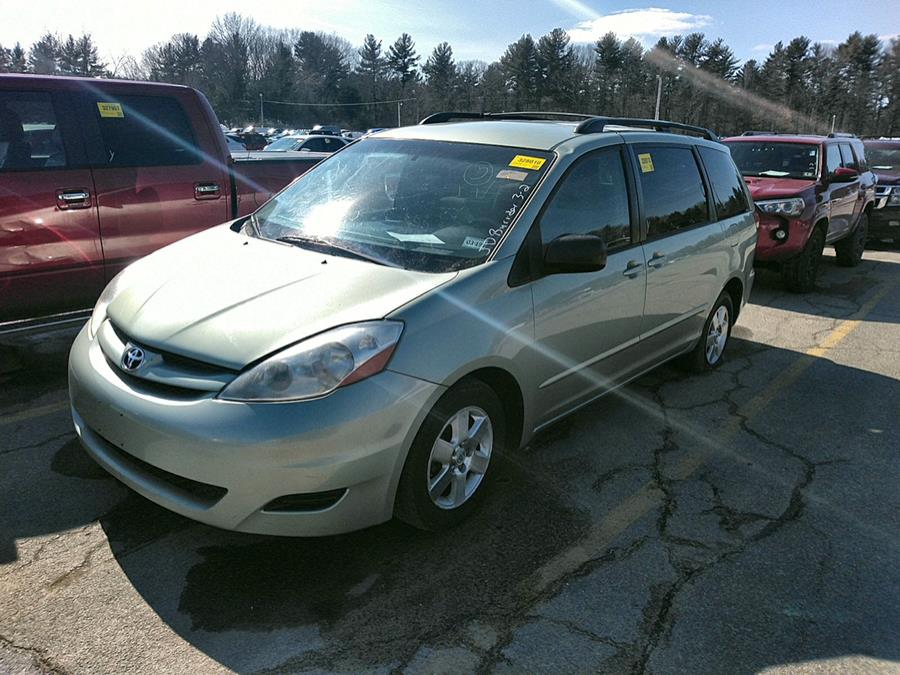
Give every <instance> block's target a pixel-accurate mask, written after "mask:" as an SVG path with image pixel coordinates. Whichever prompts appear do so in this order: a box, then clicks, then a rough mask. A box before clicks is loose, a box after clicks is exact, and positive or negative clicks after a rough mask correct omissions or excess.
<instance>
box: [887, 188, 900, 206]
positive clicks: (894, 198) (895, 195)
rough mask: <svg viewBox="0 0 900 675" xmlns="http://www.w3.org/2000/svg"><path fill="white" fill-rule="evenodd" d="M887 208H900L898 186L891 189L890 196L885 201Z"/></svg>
mask: <svg viewBox="0 0 900 675" xmlns="http://www.w3.org/2000/svg"><path fill="white" fill-rule="evenodd" d="M887 203H888V206H900V185H897V186H895V187H892V188H891V196H890V197H888V200H887Z"/></svg>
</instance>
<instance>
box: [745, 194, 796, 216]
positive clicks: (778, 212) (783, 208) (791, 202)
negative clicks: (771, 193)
mask: <svg viewBox="0 0 900 675" xmlns="http://www.w3.org/2000/svg"><path fill="white" fill-rule="evenodd" d="M756 206H757V208H758V209H759V210H760V211H762V212H763V213H770V214H772V215H773V216H789V217H791V218H796V217H797V216H799V215H800V214H801V213H803V210H804V209H805V208H806V202H805V201H803V198H802V197H791V198H790V199H768V200H766V201H762V202H756Z"/></svg>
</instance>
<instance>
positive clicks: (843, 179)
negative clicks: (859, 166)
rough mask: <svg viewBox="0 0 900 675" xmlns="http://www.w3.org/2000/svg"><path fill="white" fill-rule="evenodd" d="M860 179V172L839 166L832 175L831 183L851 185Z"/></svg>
mask: <svg viewBox="0 0 900 675" xmlns="http://www.w3.org/2000/svg"><path fill="white" fill-rule="evenodd" d="M858 177H859V171H857V170H856V169H851V168H849V167H846V166H839V167H838V168H836V169H835V170H834V173H833V174H831V181H832V182H833V183H850V182H852V181H854V180H856V179H857V178H858Z"/></svg>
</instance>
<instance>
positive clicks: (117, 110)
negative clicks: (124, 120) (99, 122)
mask: <svg viewBox="0 0 900 675" xmlns="http://www.w3.org/2000/svg"><path fill="white" fill-rule="evenodd" d="M97 110H99V111H100V117H125V113H124V111H123V110H122V104H121V103H104V102H103V101H97Z"/></svg>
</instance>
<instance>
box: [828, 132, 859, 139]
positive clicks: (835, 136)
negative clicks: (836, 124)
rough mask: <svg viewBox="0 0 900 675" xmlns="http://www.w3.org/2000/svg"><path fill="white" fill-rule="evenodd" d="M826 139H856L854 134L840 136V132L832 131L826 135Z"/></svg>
mask: <svg viewBox="0 0 900 675" xmlns="http://www.w3.org/2000/svg"><path fill="white" fill-rule="evenodd" d="M828 138H856V134H842V133H840V132H835V131H832V132H831V133H830V134H828Z"/></svg>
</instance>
